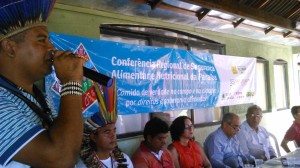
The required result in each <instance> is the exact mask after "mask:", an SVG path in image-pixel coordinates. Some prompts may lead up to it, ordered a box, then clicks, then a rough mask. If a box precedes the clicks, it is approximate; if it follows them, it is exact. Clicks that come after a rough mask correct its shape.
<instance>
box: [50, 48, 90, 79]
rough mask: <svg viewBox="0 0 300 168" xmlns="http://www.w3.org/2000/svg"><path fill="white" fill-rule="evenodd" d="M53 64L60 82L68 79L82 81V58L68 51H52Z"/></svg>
mask: <svg viewBox="0 0 300 168" xmlns="http://www.w3.org/2000/svg"><path fill="white" fill-rule="evenodd" d="M53 65H54V69H55V73H56V76H57V77H58V79H59V80H60V81H61V83H62V84H64V83H66V82H70V81H74V82H79V83H81V82H82V78H83V65H84V60H83V59H82V58H80V57H76V56H75V55H74V54H73V53H72V52H70V51H61V50H56V51H54V52H53Z"/></svg>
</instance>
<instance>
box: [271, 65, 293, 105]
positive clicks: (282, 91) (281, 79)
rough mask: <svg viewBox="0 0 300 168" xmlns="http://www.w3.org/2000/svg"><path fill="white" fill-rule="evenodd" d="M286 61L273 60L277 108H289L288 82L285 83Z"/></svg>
mask: <svg viewBox="0 0 300 168" xmlns="http://www.w3.org/2000/svg"><path fill="white" fill-rule="evenodd" d="M286 74H287V62H286V61H284V60H276V61H275V62H274V82H275V97H276V107H277V110H283V109H287V108H289V106H288V103H289V99H288V97H289V96H288V88H287V86H288V83H287V81H288V80H287V75H286Z"/></svg>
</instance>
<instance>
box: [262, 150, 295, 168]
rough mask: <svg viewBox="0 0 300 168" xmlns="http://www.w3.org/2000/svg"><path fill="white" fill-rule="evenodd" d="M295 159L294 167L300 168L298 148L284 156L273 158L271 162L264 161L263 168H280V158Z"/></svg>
mask: <svg viewBox="0 0 300 168" xmlns="http://www.w3.org/2000/svg"><path fill="white" fill-rule="evenodd" d="M291 157H292V158H295V166H294V167H299V168H300V148H297V149H296V150H295V151H293V152H290V153H288V154H286V155H284V156H281V157H278V158H274V159H271V160H268V161H266V162H265V163H264V164H263V166H262V167H263V168H271V167H272V168H282V167H283V166H282V164H281V158H291Z"/></svg>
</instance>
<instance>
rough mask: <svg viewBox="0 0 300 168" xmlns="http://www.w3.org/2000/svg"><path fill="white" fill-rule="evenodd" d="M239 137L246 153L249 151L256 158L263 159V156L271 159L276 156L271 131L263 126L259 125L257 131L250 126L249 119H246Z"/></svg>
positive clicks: (238, 134)
mask: <svg viewBox="0 0 300 168" xmlns="http://www.w3.org/2000/svg"><path fill="white" fill-rule="evenodd" d="M237 137H238V139H239V141H240V145H241V148H242V150H243V152H245V154H247V153H249V154H250V155H252V156H254V157H255V158H256V159H263V157H265V158H267V159H270V156H276V153H275V151H274V149H273V147H272V146H271V143H270V139H269V133H268V131H267V130H266V129H265V128H263V127H262V126H258V131H256V130H254V129H252V128H251V127H250V126H249V124H248V122H247V121H244V122H243V124H242V125H241V129H240V131H239V132H238V133H237Z"/></svg>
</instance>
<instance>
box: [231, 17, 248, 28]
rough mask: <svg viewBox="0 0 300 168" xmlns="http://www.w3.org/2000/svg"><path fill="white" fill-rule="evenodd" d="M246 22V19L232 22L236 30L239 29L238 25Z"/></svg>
mask: <svg viewBox="0 0 300 168" xmlns="http://www.w3.org/2000/svg"><path fill="white" fill-rule="evenodd" d="M244 20H245V19H244V18H240V19H239V20H238V21H236V22H232V24H233V27H234V28H236V27H238V25H239V24H241V23H242V22H243V21H244Z"/></svg>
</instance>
